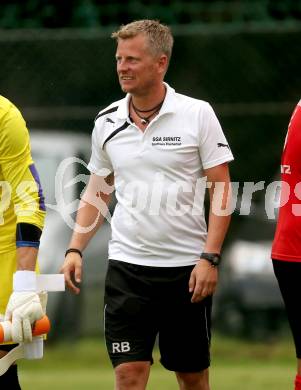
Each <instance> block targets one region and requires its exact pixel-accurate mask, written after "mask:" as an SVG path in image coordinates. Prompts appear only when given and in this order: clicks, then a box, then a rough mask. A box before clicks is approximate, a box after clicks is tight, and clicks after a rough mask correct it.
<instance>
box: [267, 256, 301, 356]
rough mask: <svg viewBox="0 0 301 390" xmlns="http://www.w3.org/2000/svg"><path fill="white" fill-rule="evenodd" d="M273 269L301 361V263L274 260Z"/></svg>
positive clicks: (297, 354)
mask: <svg viewBox="0 0 301 390" xmlns="http://www.w3.org/2000/svg"><path fill="white" fill-rule="evenodd" d="M273 267H274V272H275V276H276V278H277V280H278V284H279V288H280V291H281V295H282V298H283V301H284V305H285V309H286V313H287V317H288V321H289V324H290V328H291V330H292V333H293V338H294V343H295V348H296V356H297V358H298V359H301V316H300V312H299V310H300V309H299V307H300V296H301V262H295V261H283V260H276V259H275V260H274V259H273Z"/></svg>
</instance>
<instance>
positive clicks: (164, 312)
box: [104, 260, 212, 372]
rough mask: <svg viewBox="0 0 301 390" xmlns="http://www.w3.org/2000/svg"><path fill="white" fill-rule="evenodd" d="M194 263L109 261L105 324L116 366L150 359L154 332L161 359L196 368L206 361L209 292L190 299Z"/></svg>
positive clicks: (170, 367) (175, 368)
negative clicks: (199, 298)
mask: <svg viewBox="0 0 301 390" xmlns="http://www.w3.org/2000/svg"><path fill="white" fill-rule="evenodd" d="M192 269H193V266H185V267H172V268H171V267H164V268H163V267H149V266H140V265H135V264H130V263H126V262H123V261H117V260H109V266H108V271H107V276H106V282H105V298H104V324H105V338H106V345H107V349H108V353H109V356H110V359H111V362H112V364H113V366H114V367H116V366H117V365H119V364H121V363H126V362H133V361H149V362H151V363H152V361H153V359H152V350H153V347H154V344H155V341H156V337H157V336H158V345H159V350H160V354H161V359H160V361H161V364H162V365H163V366H164V367H165V368H167V369H168V370H171V371H177V372H199V371H202V370H204V369H206V368H208V367H209V365H210V338H211V333H210V328H211V306H212V297H207V298H206V299H204V300H203V301H201V302H199V303H191V301H190V300H191V295H192V294H191V293H189V290H188V281H189V277H190V273H191V271H192Z"/></svg>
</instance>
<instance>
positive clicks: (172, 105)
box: [116, 82, 177, 119]
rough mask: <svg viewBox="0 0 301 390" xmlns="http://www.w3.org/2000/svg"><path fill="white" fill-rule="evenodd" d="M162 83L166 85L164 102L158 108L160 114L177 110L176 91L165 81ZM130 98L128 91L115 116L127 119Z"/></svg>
mask: <svg viewBox="0 0 301 390" xmlns="http://www.w3.org/2000/svg"><path fill="white" fill-rule="evenodd" d="M164 85H165V87H166V95H165V99H164V103H163V105H162V107H161V110H160V116H161V115H162V114H168V113H175V112H176V111H177V98H176V92H175V90H174V89H173V88H171V87H170V86H169V85H168V84H167V83H165V82H164ZM130 98H131V95H130V94H129V93H128V94H126V96H125V98H124V99H122V100H121V102H120V104H119V107H118V109H117V112H116V115H117V118H119V119H127V118H128V117H129V102H130Z"/></svg>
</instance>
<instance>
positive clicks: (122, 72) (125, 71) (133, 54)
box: [116, 34, 167, 96]
mask: <svg viewBox="0 0 301 390" xmlns="http://www.w3.org/2000/svg"><path fill="white" fill-rule="evenodd" d="M162 57H166V56H164V55H163V56H161V57H155V56H154V55H153V54H152V53H151V51H150V49H149V48H148V41H147V38H146V37H145V36H144V35H142V34H140V35H137V36H135V37H133V38H127V39H119V40H118V45H117V50H116V61H117V74H118V78H119V83H120V86H121V89H122V90H123V92H126V93H131V94H132V95H137V96H143V95H146V94H147V93H148V92H150V91H151V89H152V87H156V86H157V85H158V83H160V82H161V81H162V80H163V75H164V66H163V65H164V62H165V63H166V61H167V59H166V60H165V61H164V60H163V61H162Z"/></svg>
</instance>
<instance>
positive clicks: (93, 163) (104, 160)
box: [88, 126, 113, 176]
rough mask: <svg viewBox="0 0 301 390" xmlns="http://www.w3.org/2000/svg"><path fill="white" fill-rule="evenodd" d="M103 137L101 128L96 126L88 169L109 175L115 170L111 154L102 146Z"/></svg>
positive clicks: (99, 174) (95, 172) (97, 173)
mask: <svg viewBox="0 0 301 390" xmlns="http://www.w3.org/2000/svg"><path fill="white" fill-rule="evenodd" d="M102 138H103V137H102V134H101V128H100V127H98V126H95V127H94V129H93V133H92V147H91V148H92V151H91V158H90V162H89V164H88V169H89V171H90V172H91V173H94V174H96V175H98V176H108V175H109V174H110V173H111V172H113V167H112V164H111V161H110V158H109V156H108V155H107V153H106V151H105V150H104V149H103V147H102V144H103V142H102Z"/></svg>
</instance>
